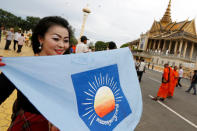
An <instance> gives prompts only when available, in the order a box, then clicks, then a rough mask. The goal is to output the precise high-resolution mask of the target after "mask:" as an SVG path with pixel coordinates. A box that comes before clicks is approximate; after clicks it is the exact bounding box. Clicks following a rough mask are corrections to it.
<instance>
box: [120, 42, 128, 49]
mask: <svg viewBox="0 0 197 131" xmlns="http://www.w3.org/2000/svg"><path fill="white" fill-rule="evenodd" d="M129 45H130V43H125V44H123V45H121V46H120V48H124V47H128V46H129Z"/></svg>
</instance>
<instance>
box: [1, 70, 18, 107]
mask: <svg viewBox="0 0 197 131" xmlns="http://www.w3.org/2000/svg"><path fill="white" fill-rule="evenodd" d="M14 89H15V86H14V85H13V84H12V82H10V80H8V78H7V77H6V76H5V75H4V74H3V73H0V105H1V104H2V103H3V102H4V101H5V100H6V99H7V98H8V97H9V96H10V94H12V92H13V91H14Z"/></svg>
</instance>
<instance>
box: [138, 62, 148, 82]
mask: <svg viewBox="0 0 197 131" xmlns="http://www.w3.org/2000/svg"><path fill="white" fill-rule="evenodd" d="M145 69H146V63H145V62H144V59H141V60H140V63H139V69H138V78H139V82H141V79H142V75H143V73H144V72H145Z"/></svg>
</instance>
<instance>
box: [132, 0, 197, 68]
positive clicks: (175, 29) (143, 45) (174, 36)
mask: <svg viewBox="0 0 197 131" xmlns="http://www.w3.org/2000/svg"><path fill="white" fill-rule="evenodd" d="M133 45H135V46H136V47H137V49H138V52H137V51H132V52H133V55H134V57H144V58H145V59H146V60H148V61H150V62H152V63H154V64H157V65H163V64H164V63H169V64H170V65H172V66H174V65H177V66H180V65H182V66H185V67H188V68H194V67H195V64H196V62H197V34H196V27H195V20H194V19H193V20H188V19H187V20H185V21H181V22H176V21H174V22H173V21H172V19H171V0H170V1H169V4H168V7H167V9H166V12H165V14H164V16H163V17H162V19H161V20H160V21H154V22H153V24H152V27H151V28H150V30H149V31H148V32H147V33H145V34H141V36H140V38H139V39H137V40H135V41H132V42H131V46H133ZM139 50H140V52H139Z"/></svg>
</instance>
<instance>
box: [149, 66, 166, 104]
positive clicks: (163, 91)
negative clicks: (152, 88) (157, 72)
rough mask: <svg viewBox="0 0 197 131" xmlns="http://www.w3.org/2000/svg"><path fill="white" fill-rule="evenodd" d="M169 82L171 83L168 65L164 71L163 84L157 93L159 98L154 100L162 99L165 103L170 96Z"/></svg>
mask: <svg viewBox="0 0 197 131" xmlns="http://www.w3.org/2000/svg"><path fill="white" fill-rule="evenodd" d="M169 81H170V67H169V66H168V64H165V65H164V71H163V75H162V83H161V86H160V88H159V91H158V93H157V97H154V98H153V100H155V101H156V100H158V98H160V100H161V101H164V100H165V98H166V97H167V95H168V90H169V89H168V88H169Z"/></svg>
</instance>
